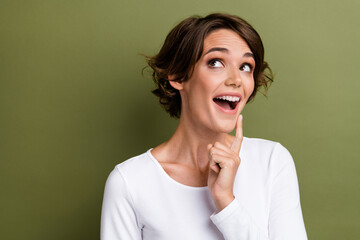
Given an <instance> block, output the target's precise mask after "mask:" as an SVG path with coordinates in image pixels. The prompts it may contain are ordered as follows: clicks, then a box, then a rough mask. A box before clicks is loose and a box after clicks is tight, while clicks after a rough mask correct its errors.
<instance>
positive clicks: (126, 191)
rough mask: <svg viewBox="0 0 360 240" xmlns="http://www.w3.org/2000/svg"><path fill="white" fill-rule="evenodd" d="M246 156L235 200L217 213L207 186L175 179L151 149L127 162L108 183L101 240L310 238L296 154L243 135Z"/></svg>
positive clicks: (297, 239)
mask: <svg viewBox="0 0 360 240" xmlns="http://www.w3.org/2000/svg"><path fill="white" fill-rule="evenodd" d="M240 158H241V163H240V166H239V168H238V171H237V175H236V178H235V182H234V196H235V200H233V201H232V202H231V203H230V204H229V205H228V206H227V207H225V208H224V209H223V210H222V211H220V212H218V213H216V207H215V205H214V202H213V201H212V199H211V196H210V193H209V190H208V188H207V187H191V186H186V185H183V184H181V183H179V182H177V181H175V180H174V179H172V178H171V177H170V176H169V175H168V174H167V173H166V172H165V171H164V169H163V168H162V167H161V165H160V163H159V162H158V161H157V160H156V159H155V158H154V156H153V155H152V154H151V149H150V150H148V151H147V152H146V153H143V154H141V155H139V156H136V157H133V158H131V159H129V160H126V161H124V162H122V163H121V164H119V165H117V166H116V167H115V169H114V170H113V171H112V172H111V173H110V175H109V177H108V180H107V182H106V186H105V193H104V200H103V206H102V216H101V239H102V240H119V239H122V240H133V239H134V240H140V239H144V240H148V239H151V240H155V239H156V240H165V239H166V240H191V239H194V240H195V239H196V240H213V239H214V240H215V239H227V240H235V239H236V240H240V239H241V240H243V239H244V240H245V239H246V240H253V239H254V240H255V239H258V240H265V239H271V240H275V239H276V240H304V239H307V236H306V231H305V227H304V222H303V217H302V212H301V206H300V198H299V188H298V181H297V176H296V170H295V166H294V162H293V159H292V157H291V155H290V153H289V152H288V151H287V150H286V149H285V148H284V147H283V146H282V145H280V144H279V143H276V142H272V141H268V140H263V139H255V138H245V137H244V140H243V143H242V147H241V151H240Z"/></svg>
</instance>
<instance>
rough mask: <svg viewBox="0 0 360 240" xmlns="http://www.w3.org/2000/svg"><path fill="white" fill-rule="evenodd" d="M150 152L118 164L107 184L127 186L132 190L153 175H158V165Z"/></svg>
mask: <svg viewBox="0 0 360 240" xmlns="http://www.w3.org/2000/svg"><path fill="white" fill-rule="evenodd" d="M149 152H150V150H148V151H146V152H145V153H142V154H140V155H137V156H135V157H132V158H129V159H127V160H125V161H123V162H121V163H119V164H117V165H116V166H115V167H114V169H113V170H112V172H111V173H110V175H109V177H108V179H107V183H113V185H117V186H119V185H124V186H125V185H126V186H128V187H129V188H131V187H134V185H139V184H144V182H146V181H148V179H151V178H153V176H152V175H155V173H156V171H155V169H156V164H155V163H154V160H153V159H152V158H151V155H150V153H149Z"/></svg>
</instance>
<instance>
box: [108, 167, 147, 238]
mask: <svg viewBox="0 0 360 240" xmlns="http://www.w3.org/2000/svg"><path fill="white" fill-rule="evenodd" d="M101 239H102V240H110V239H111V240H119V239H135V240H136V239H141V230H140V228H139V226H138V221H137V217H136V211H135V208H134V204H133V200H132V198H131V195H130V192H129V189H128V188H127V185H126V181H125V179H124V178H123V176H122V175H121V173H120V172H119V170H118V169H117V168H115V169H114V170H113V171H112V172H111V173H110V175H109V177H108V179H107V181H106V184H105V191H104V199H103V205H102V212H101Z"/></svg>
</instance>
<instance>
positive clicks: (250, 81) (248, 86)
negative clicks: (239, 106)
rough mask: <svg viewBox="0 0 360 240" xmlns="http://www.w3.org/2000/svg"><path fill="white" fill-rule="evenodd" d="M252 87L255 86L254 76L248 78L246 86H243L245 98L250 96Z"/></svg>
mask: <svg viewBox="0 0 360 240" xmlns="http://www.w3.org/2000/svg"><path fill="white" fill-rule="evenodd" d="M254 87H255V81H254V78H250V79H248V81H247V83H246V86H245V95H246V97H247V98H249V97H250V96H251V94H252V92H253V91H254Z"/></svg>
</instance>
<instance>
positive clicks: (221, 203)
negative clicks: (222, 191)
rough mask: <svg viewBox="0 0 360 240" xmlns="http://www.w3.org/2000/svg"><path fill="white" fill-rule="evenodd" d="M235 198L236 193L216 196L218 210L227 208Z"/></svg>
mask: <svg viewBox="0 0 360 240" xmlns="http://www.w3.org/2000/svg"><path fill="white" fill-rule="evenodd" d="M234 199H235V197H234V195H229V196H223V197H217V198H215V199H214V202H215V206H216V209H217V212H220V211H222V210H223V209H224V208H226V207H227V206H228V205H229V204H230V203H231V202H232V201H234Z"/></svg>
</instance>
